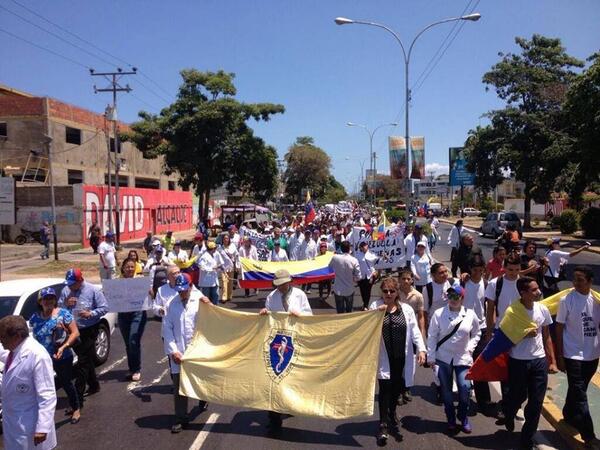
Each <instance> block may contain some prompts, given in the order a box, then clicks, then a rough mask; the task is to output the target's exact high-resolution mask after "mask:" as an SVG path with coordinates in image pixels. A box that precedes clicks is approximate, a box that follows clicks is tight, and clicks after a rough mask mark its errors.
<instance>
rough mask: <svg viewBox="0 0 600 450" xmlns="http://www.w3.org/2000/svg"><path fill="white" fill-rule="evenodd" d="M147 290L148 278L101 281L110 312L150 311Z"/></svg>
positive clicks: (148, 286)
mask: <svg viewBox="0 0 600 450" xmlns="http://www.w3.org/2000/svg"><path fill="white" fill-rule="evenodd" d="M149 289H150V277H136V278H116V279H114V280H102V290H103V291H104V296H105V297H106V301H107V302H108V310H109V311H110V312H131V311H145V310H147V309H150V307H151V302H150V299H149V297H148V290H149Z"/></svg>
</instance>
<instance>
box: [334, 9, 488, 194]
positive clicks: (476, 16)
mask: <svg viewBox="0 0 600 450" xmlns="http://www.w3.org/2000/svg"><path fill="white" fill-rule="evenodd" d="M480 18H481V14H479V13H473V14H467V15H465V16H460V17H451V18H448V19H443V20H438V21H437V22H433V23H431V24H429V25H427V26H426V27H425V28H423V29H422V30H421V31H419V32H418V33H417V35H416V36H415V37H414V39H413V40H412V42H411V43H410V47H409V48H408V53H407V52H406V50H405V48H404V44H403V43H402V40H401V39H400V36H399V35H398V33H396V32H395V31H394V30H392V29H391V28H389V27H387V26H385V25H382V24H380V23H376V22H368V21H364V20H353V19H348V18H346V17H336V18H335V20H334V21H335V23H336V24H337V25H351V24H358V25H370V26H373V27H377V28H382V29H384V30H385V31H387V32H388V33H390V34H391V35H392V36H394V38H395V39H396V41H398V44H400V48H401V49H402V56H403V57H404V78H405V98H404V120H405V133H404V138H405V140H406V156H407V165H408V174H409V175H408V179H407V184H408V186H407V190H406V192H407V193H410V191H411V188H410V187H411V186H410V185H411V183H410V179H411V176H412V162H411V160H410V158H411V154H410V134H409V121H408V117H409V116H408V109H409V108H408V105H409V103H410V100H411V96H410V89H409V87H408V74H409V72H408V68H409V65H410V56H411V54H412V50H413V47H414V45H415V42H416V41H417V39H419V37H420V36H421V35H422V34H423V33H424V32H425V31H427V30H429V29H430V28H432V27H434V26H436V25H440V24H442V23H447V22H456V21H458V20H466V21H470V22H476V21H478V20H479V19H480ZM407 195H408V194H407ZM407 204H408V199H407Z"/></svg>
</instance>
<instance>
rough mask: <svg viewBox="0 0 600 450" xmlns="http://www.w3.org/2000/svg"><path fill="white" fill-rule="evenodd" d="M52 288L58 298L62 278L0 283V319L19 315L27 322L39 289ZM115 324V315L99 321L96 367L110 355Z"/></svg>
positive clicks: (63, 282)
mask: <svg viewBox="0 0 600 450" xmlns="http://www.w3.org/2000/svg"><path fill="white" fill-rule="evenodd" d="M45 287H52V288H54V290H55V291H56V295H57V296H58V297H60V293H61V291H62V289H63V288H64V287H65V280H64V279H63V278H28V279H23V280H12V281H3V282H0V319H1V318H2V317H5V316H8V315H12V314H14V315H21V316H23V318H24V319H25V320H29V318H30V317H31V315H32V314H33V313H34V312H35V310H36V309H37V307H38V303H37V298H38V292H39V291H40V289H42V288H45ZM116 322H117V314H116V313H108V314H106V315H105V316H104V317H102V319H101V320H100V327H99V328H98V337H97V338H96V365H97V366H99V365H101V364H104V363H105V362H106V360H107V359H108V355H109V353H110V335H111V334H112V332H113V331H114V329H115V324H116Z"/></svg>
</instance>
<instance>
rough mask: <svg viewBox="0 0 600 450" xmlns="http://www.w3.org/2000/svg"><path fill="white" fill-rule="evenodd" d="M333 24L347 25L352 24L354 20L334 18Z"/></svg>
mask: <svg viewBox="0 0 600 450" xmlns="http://www.w3.org/2000/svg"><path fill="white" fill-rule="evenodd" d="M335 23H336V24H337V25H348V24H350V23H354V20H352V19H347V18H346V17H336V18H335Z"/></svg>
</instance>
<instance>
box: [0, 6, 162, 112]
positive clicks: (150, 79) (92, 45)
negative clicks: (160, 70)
mask: <svg viewBox="0 0 600 450" xmlns="http://www.w3.org/2000/svg"><path fill="white" fill-rule="evenodd" d="M11 1H12V2H13V3H14V4H16V5H18V6H20V7H21V8H23V9H24V10H26V11H27V12H29V13H30V14H32V15H34V16H36V17H38V18H39V19H42V20H43V21H45V22H46V23H49V24H50V25H52V26H54V27H56V28H58V29H59V30H61V31H62V32H63V33H67V34H68V35H70V36H73V37H74V38H76V39H78V40H80V41H81V42H83V43H85V44H87V45H89V46H90V47H93V48H94V49H96V50H98V51H99V52H101V53H103V54H104V55H106V56H108V57H110V58H112V59H114V60H116V61H119V62H121V63H123V64H125V65H127V66H129V67H130V68H132V69H133V68H134V67H136V66H134V65H133V64H131V63H130V62H128V61H126V60H124V59H123V58H121V57H119V56H117V55H115V54H113V53H111V52H108V51H106V50H104V49H102V48H101V47H99V46H97V45H96V44H94V43H93V42H91V41H89V40H88V39H85V38H83V37H81V36H79V35H78V34H76V33H73V32H72V31H70V30H68V29H66V28H64V27H63V26H61V25H59V24H57V23H56V22H53V21H52V20H50V19H48V18H47V17H44V16H43V15H41V14H39V13H38V12H36V11H34V10H33V9H31V8H29V7H28V6H27V5H24V4H23V3H21V2H19V1H17V0H11ZM136 68H137V67H136ZM137 73H138V74H139V75H141V76H142V77H144V78H146V80H148V81H150V82H151V83H152V84H153V85H154V86H156V87H157V88H158V89H160V90H161V91H162V92H163V93H165V94H166V95H169V96H171V95H172V93H170V92H169V91H167V90H166V89H165V88H163V87H162V86H161V85H160V84H158V83H157V82H156V81H155V80H153V79H152V78H151V77H150V76H148V75H146V73H145V72H143V71H141V70H139V68H137ZM140 85H141V86H143V87H144V88H145V89H147V90H148V91H149V92H152V93H153V94H154V95H155V96H157V97H159V98H161V99H162V100H164V101H167V103H168V102H169V100H165V98H164V97H162V96H160V95H158V94H157V93H156V92H154V91H153V90H151V89H150V88H148V87H147V86H146V85H144V84H142V83H140Z"/></svg>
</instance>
